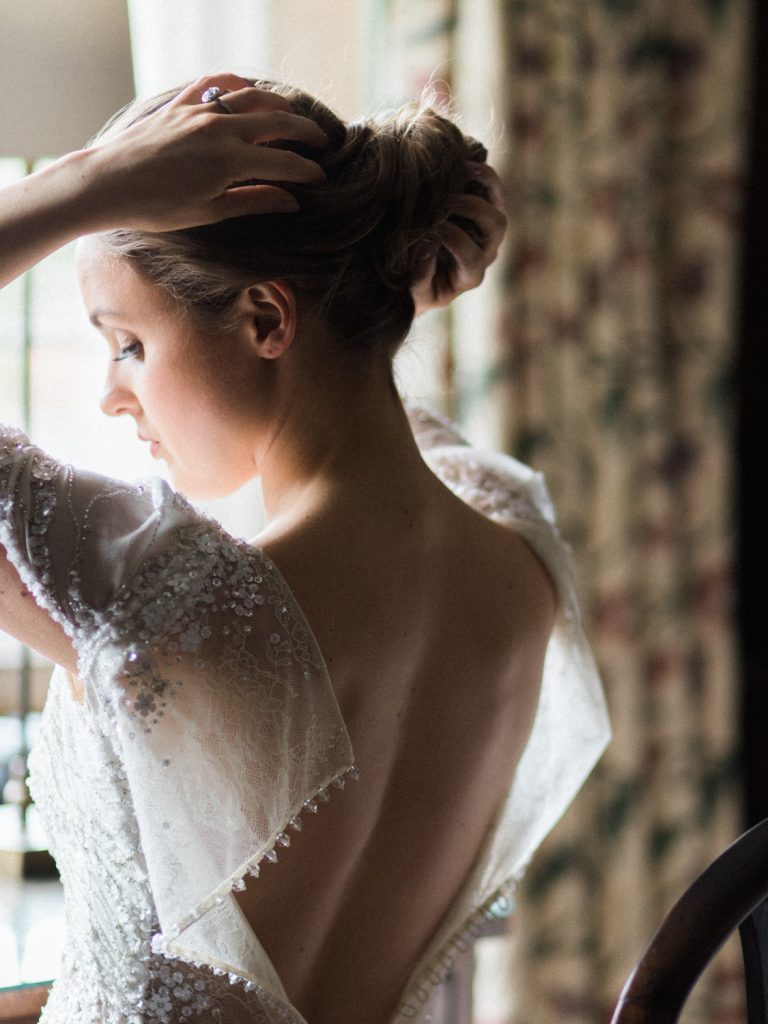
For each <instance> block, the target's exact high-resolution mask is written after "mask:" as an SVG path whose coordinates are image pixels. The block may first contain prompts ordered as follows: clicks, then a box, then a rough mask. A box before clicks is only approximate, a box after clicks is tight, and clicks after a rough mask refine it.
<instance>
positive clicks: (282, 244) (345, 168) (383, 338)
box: [97, 80, 486, 353]
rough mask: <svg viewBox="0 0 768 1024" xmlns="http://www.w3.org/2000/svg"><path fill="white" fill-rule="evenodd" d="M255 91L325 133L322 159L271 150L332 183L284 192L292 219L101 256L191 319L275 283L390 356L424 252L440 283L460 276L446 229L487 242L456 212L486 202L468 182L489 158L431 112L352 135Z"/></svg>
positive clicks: (191, 233) (136, 107) (214, 227)
mask: <svg viewBox="0 0 768 1024" xmlns="http://www.w3.org/2000/svg"><path fill="white" fill-rule="evenodd" d="M254 84H255V85H256V86H257V87H258V88H260V89H269V90H271V91H273V92H277V93H279V94H281V95H282V96H285V97H286V98H287V99H288V100H289V102H290V103H291V105H292V107H293V110H294V112H295V113H297V114H302V115H304V116H305V117H308V118H311V119H312V120H314V121H316V122H317V124H318V125H319V126H320V127H321V128H322V129H323V131H324V132H325V133H326V135H327V137H328V144H327V146H326V147H325V149H323V150H319V151H318V150H314V149H310V148H309V147H305V146H302V145H298V144H293V143H283V142H280V143H277V144H275V143H273V144H272V145H278V146H279V147H280V148H285V149H293V150H294V151H296V152H299V153H301V154H302V155H303V156H307V157H309V158H310V159H313V160H316V161H317V162H318V163H319V164H320V166H321V167H322V168H323V170H324V171H325V174H326V176H327V182H326V183H323V184H319V185H296V184H288V185H287V186H286V187H287V188H288V189H289V190H290V191H291V192H292V193H293V194H294V195H295V196H296V198H297V199H298V201H299V204H300V210H299V212H298V213H295V214H287V215H286V214H265V215H259V216H247V217H236V218H232V219H230V220H226V221H222V222H221V223H218V224H210V225H204V226H200V227H194V228H189V229H185V230H181V231H170V232H163V233H151V232H145V231H133V230H119V231H111V232H108V233H107V234H106V235H105V236H104V240H105V243H106V245H107V246H108V248H109V250H110V251H111V252H112V253H114V254H115V255H117V256H120V257H124V258H127V259H129V260H131V261H132V262H133V264H134V266H135V267H136V269H137V270H139V271H140V272H141V273H142V274H143V275H144V276H145V277H146V278H148V279H149V280H150V281H152V282H153V283H156V284H158V285H160V286H162V287H163V288H165V289H166V290H167V291H168V292H169V293H170V294H171V295H172V296H173V297H174V298H175V299H176V300H177V301H178V302H179V303H180V304H181V305H182V307H183V308H184V309H185V310H186V311H188V312H189V313H192V314H195V313H198V314H215V315H217V316H220V317H222V318H223V320H226V317H227V314H228V313H230V312H231V309H232V306H233V303H234V300H235V298H236V296H237V295H238V294H240V292H241V291H242V290H243V289H244V288H247V287H249V286H250V285H253V284H256V283H260V282H264V281H269V280H277V279H280V280H284V281H286V282H287V283H288V284H290V285H291V286H292V287H293V289H294V291H295V293H296V295H297V298H298V299H299V300H300V301H301V300H302V299H303V300H306V301H308V302H310V303H312V304H313V305H314V307H315V308H317V309H318V310H319V311H320V312H321V313H322V315H323V316H324V317H325V319H326V322H327V325H328V327H329V329H330V330H331V332H332V333H333V334H334V335H336V336H338V337H339V338H340V339H342V340H344V341H345V342H346V343H348V345H349V346H350V347H352V348H353V349H357V350H359V351H363V350H370V349H372V348H375V347H380V346H382V345H383V346H384V347H386V348H387V349H388V350H389V351H390V353H392V352H394V350H395V349H396V348H397V346H398V344H399V343H400V342H401V341H402V339H403V338H404V337H405V335H406V334H407V332H408V329H409V327H410V324H411V321H412V319H413V314H414V306H413V300H412V298H411V294H410V286H411V283H412V281H413V280H414V277H415V276H417V275H418V273H419V271H420V269H422V267H423V258H424V252H425V250H427V249H428V247H429V246H432V247H434V249H436V250H437V253H438V274H442V275H450V274H451V273H452V271H453V270H454V269H455V262H454V260H453V257H452V256H451V254H450V253H449V252H448V250H447V249H445V248H442V247H440V228H441V226H442V225H443V224H444V223H445V221H447V220H448V219H452V220H454V221H455V222H456V223H459V224H460V225H461V226H462V227H463V228H464V229H465V230H466V231H467V232H468V233H470V235H473V236H474V237H475V240H476V241H481V239H480V238H479V237H478V236H479V232H478V229H477V227H476V225H475V224H474V223H473V222H471V221H466V220H463V219H462V218H458V217H455V216H452V200H453V199H454V198H455V197H456V196H458V195H459V194H460V193H462V192H464V191H467V192H474V193H476V194H480V195H483V194H484V189H483V186H481V185H480V184H479V183H478V182H477V181H473V180H470V181H468V174H467V168H466V161H468V160H473V161H478V162H480V161H484V160H485V158H486V150H485V148H484V147H483V146H482V145H481V144H480V143H479V142H476V141H475V140H474V139H471V138H469V137H467V136H465V135H463V134H462V132H461V131H460V130H459V129H458V128H457V127H456V125H455V124H453V123H452V122H451V121H449V120H448V119H447V118H445V117H443V116H441V115H440V114H437V113H436V112H435V111H434V110H432V109H430V108H429V107H427V106H424V105H420V104H410V105H408V106H405V107H403V108H401V109H400V110H397V111H395V112H394V113H392V114H390V115H388V116H385V117H382V118H381V119H370V120H364V121H357V122H354V123H351V124H346V123H345V122H344V121H342V120H341V119H340V118H339V117H337V116H336V114H334V113H333V112H332V111H331V110H329V108H328V107H326V106H325V105H324V104H323V103H321V102H320V101H319V100H317V99H315V98H314V97H312V96H310V95H309V94H307V93H305V92H303V91H301V90H299V89H295V88H292V87H290V86H287V85H283V84H280V83H276V82H271V81H262V80H259V81H256V82H255V83H254ZM178 91H179V90H172V91H170V92H167V93H164V94H162V95H160V96H157V97H155V98H154V99H153V100H150V101H145V102H143V103H140V102H136V103H134V104H132V105H131V106H129V107H128V108H126V109H125V110H124V111H122V112H120V113H119V114H118V115H117V116H116V117H115V118H114V119H113V120H112V121H111V122H110V123H109V124H108V125H107V126H106V127H105V129H103V131H102V133H101V134H100V135H99V136H98V137H97V140H98V139H103V138H105V137H109V136H110V135H112V134H115V133H116V132H118V131H120V130H122V129H124V128H126V127H128V126H129V125H130V124H132V123H134V122H135V121H137V120H139V119H141V118H143V117H146V116H148V115H149V114H151V113H152V112H154V111H155V110H157V109H158V108H159V107H160V106H162V105H163V104H164V103H165V102H167V101H168V100H170V99H171V98H172V97H173V96H175V95H176V94H177V93H178Z"/></svg>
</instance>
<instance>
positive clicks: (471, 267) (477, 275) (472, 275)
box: [440, 221, 490, 294]
mask: <svg viewBox="0 0 768 1024" xmlns="http://www.w3.org/2000/svg"><path fill="white" fill-rule="evenodd" d="M440 241H441V243H442V245H443V247H444V248H446V249H447V250H448V252H449V253H450V254H451V255H452V256H453V258H454V259H455V260H456V285H457V294H458V293H459V292H461V291H466V290H467V289H468V288H475V287H476V286H477V285H479V284H480V282H481V281H482V280H483V277H484V276H485V270H486V267H487V266H488V264H489V262H490V260H489V259H488V258H487V257H486V255H485V252H484V250H483V249H481V248H480V246H478V245H475V243H474V242H473V241H472V239H471V238H470V237H469V235H468V234H467V233H466V231H463V230H462V229H461V228H460V227H459V226H458V224H452V223H451V221H446V222H445V224H444V225H443V226H442V228H441V229H440Z"/></svg>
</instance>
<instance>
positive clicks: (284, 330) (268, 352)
mask: <svg viewBox="0 0 768 1024" xmlns="http://www.w3.org/2000/svg"><path fill="white" fill-rule="evenodd" d="M241 300H242V304H243V305H244V306H245V309H244V310H243V312H244V313H246V314H247V316H248V317H249V319H250V323H251V325H252V335H251V336H252V339H253V344H254V346H255V349H256V352H257V354H258V355H259V356H261V357H262V358H264V359H277V358H278V357H279V356H281V355H282V354H283V352H285V351H286V350H287V349H288V348H290V345H291V342H292V341H293V337H294V334H295V332H296V299H295V296H294V294H293V289H292V288H290V287H289V286H288V285H286V284H283V282H281V281H267V282H265V283H264V284H257V285H252V286H251V287H250V288H248V289H247V290H246V291H245V292H244V293H243V295H242V296H241Z"/></svg>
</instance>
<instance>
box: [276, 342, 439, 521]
mask: <svg viewBox="0 0 768 1024" xmlns="http://www.w3.org/2000/svg"><path fill="white" fill-rule="evenodd" d="M275 377H276V385H277V386H276V388H275V389H274V391H273V395H275V396H276V398H275V405H276V407H275V410H274V415H272V416H271V417H270V426H269V429H268V430H267V431H266V436H265V439H264V442H263V444H262V445H261V446H260V451H259V453H258V465H259V470H260V475H261V480H262V486H263V493H264V503H265V507H266V512H267V527H266V529H265V531H264V534H262V538H267V537H275V536H278V535H280V534H282V533H283V532H286V531H288V530H290V529H293V528H295V527H296V526H298V525H300V524H301V523H302V522H303V521H306V520H307V519H308V518H311V517H314V516H316V515H317V514H318V512H320V511H321V510H322V509H324V508H326V509H327V508H330V507H338V505H339V502H340V500H343V499H344V498H351V499H352V500H353V501H355V502H356V503H359V502H360V501H364V500H366V498H370V499H371V500H375V501H376V502H377V503H381V502H385V503H386V502H387V501H392V500H393V499H396V495H397V491H398V490H399V485H400V484H401V483H402V482H403V481H404V480H406V479H407V478H409V477H412V478H414V479H416V478H422V479H423V474H424V473H425V471H426V467H425V465H424V463H423V461H422V460H421V457H420V455H419V451H418V448H417V446H416V443H415V441H414V439H413V435H412V433H411V429H410V426H409V424H408V419H407V416H406V414H405V411H404V409H403V406H402V403H401V401H400V398H399V396H398V394H397V391H396V389H395V386H394V383H393V381H392V374H391V367H390V364H389V361H388V359H386V358H384V357H382V358H381V359H379V360H374V361H372V362H371V363H370V364H367V365H365V366H364V367H361V366H359V365H357V364H356V363H354V362H353V363H351V364H348V363H346V362H344V361H343V360H339V361H338V362H336V361H333V360H326V361H325V362H324V363H323V364H322V365H321V366H319V367H318V366H314V367H312V369H311V370H310V371H308V370H307V368H306V367H304V366H302V365H299V366H296V365H291V364H290V363H289V362H288V361H286V364H285V365H284V366H283V367H281V368H280V369H279V370H278V372H277V373H276V374H275ZM281 378H282V379H281ZM393 481H396V482H398V487H397V488H394V487H393Z"/></svg>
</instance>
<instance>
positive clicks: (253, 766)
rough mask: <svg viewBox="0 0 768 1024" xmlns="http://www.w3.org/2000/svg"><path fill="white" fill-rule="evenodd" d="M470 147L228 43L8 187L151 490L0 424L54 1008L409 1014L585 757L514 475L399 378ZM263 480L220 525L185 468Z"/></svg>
mask: <svg viewBox="0 0 768 1024" xmlns="http://www.w3.org/2000/svg"><path fill="white" fill-rule="evenodd" d="M484 158H485V153H484V150H483V149H482V147H481V146H480V145H479V144H478V143H475V142H474V141H473V140H471V139H468V138H466V137H465V136H463V135H462V134H461V133H460V132H459V130H458V129H457V128H456V127H455V126H454V125H453V124H451V123H450V122H449V121H448V120H446V119H444V118H443V117H440V116H438V115H437V114H435V113H434V112H432V111H429V110H426V109H416V108H414V109H406V110H403V111H400V112H399V113H397V114H396V115H393V116H392V117H390V118H388V119H384V120H380V121H368V122H361V123H355V124H349V125H348V124H344V123H343V122H341V121H340V120H339V119H338V118H337V117H336V116H335V115H334V114H332V113H331V112H330V111H329V110H328V109H327V108H326V107H324V106H323V105H322V104H320V103H319V102H318V101H316V100H314V99H313V98H312V97H309V96H307V95H306V94H304V93H302V92H300V91H298V90H295V89H291V88H288V87H284V86H279V85H276V84H274V83H264V82H262V83H256V85H255V86H254V85H253V84H252V83H250V82H248V81H246V80H244V79H240V78H238V77H236V76H233V75H226V74H220V75H215V76H211V77H208V78H204V79H200V80H198V81H197V82H195V83H194V84H192V85H190V86H188V87H186V88H183V89H181V90H180V91H178V90H177V91H174V92H173V93H169V94H166V95H164V96H161V97H158V98H157V99H156V100H155V101H153V102H151V103H149V104H143V105H134V106H133V107H131V108H129V109H128V111H127V112H124V113H123V114H122V115H121V116H120V117H119V118H118V120H117V121H116V122H114V123H113V124H112V125H111V126H109V127H108V129H107V130H106V132H105V133H104V134H103V135H102V136H101V138H100V139H98V140H97V142H96V143H95V144H94V145H93V146H92V147H91V148H89V149H86V150H84V151H82V152H78V153H73V154H69V155H68V156H66V157H64V158H63V159H61V160H59V161H57V162H56V163H54V164H52V165H51V166H49V167H47V168H46V169H44V170H43V171H40V172H38V173H37V174H35V175H32V176H31V177H30V178H28V179H26V180H24V181H23V182H21V183H19V184H18V185H16V186H13V187H11V188H9V189H7V190H5V191H4V192H3V193H1V194H0V281H2V282H3V283H7V282H8V281H10V280H12V279H13V278H14V277H16V276H17V275H19V274H21V273H22V272H23V271H24V270H26V269H27V268H29V267H30V266H32V265H33V264H34V263H36V262H37V261H38V260H40V259H42V258H43V257H44V256H46V255H47V254H48V253H50V252H52V251H53V250H55V249H56V248H58V247H59V246H61V245H63V244H65V243H67V242H69V241H71V240H72V239H74V238H78V237H79V238H81V241H80V242H79V246H78V257H77V262H78V276H79V281H80V287H81V290H82V293H83V297H84V301H85V304H86V307H87V310H88V313H89V316H90V318H91V320H92V322H93V323H94V324H95V325H96V327H97V328H98V330H99V331H100V332H101V334H102V335H103V338H104V341H105V344H106V349H107V373H106V380H105V387H104V392H103V395H102V398H101V404H102V408H103V410H104V412H105V413H106V414H107V415H110V416H120V415H127V416H131V417H132V418H133V420H134V421H135V424H136V428H137V433H138V436H139V438H140V440H141V441H142V442H143V443H146V444H148V445H149V446H150V449H151V451H152V454H153V455H154V456H155V457H157V458H159V459H162V460H163V461H164V462H165V463H166V464H167V465H168V467H169V470H170V473H171V477H172V479H173V483H174V485H175V488H176V489H171V488H170V487H169V486H168V485H166V484H164V483H162V482H161V481H159V480H150V481H142V482H139V483H137V484H133V485H129V484H127V483H124V482H122V481H116V480H109V479H106V478H103V477H99V476H97V475H94V474H91V473H87V472H80V471H77V470H74V469H72V468H71V467H68V466H63V465H60V464H58V463H56V462H55V461H54V460H53V459H51V458H50V457H48V456H46V455H45V454H44V453H42V452H41V451H40V450H39V449H37V448H35V447H34V446H33V445H31V444H30V443H29V441H28V440H27V439H26V438H25V437H24V436H23V435H21V434H20V433H19V432H18V431H16V430H15V429H14V428H12V427H2V428H0V545H1V546H0V628H2V629H4V630H6V631H7V632H9V633H11V634H13V635H14V636H16V637H18V638H19V639H20V640H22V641H24V642H25V643H27V644H29V645H30V646H32V647H34V648H35V649H37V650H38V651H40V652H42V653H43V654H44V655H46V656H48V657H49V658H51V659H52V660H53V661H54V662H56V664H57V666H58V668H57V669H56V671H55V672H54V676H53V678H52V681H51V687H50V691H49V695H48V700H47V703H46V708H45V712H44V715H43V720H42V723H41V728H40V731H39V736H38V741H37V743H36V746H35V749H34V751H33V755H32V758H31V771H32V775H31V787H32V791H33V794H34V796H35V799H36V801H37V803H38V805H39V808H40V814H41V816H42V818H43V821H44V823H45V826H46V829H47V832H48V834H49V836H50V842H51V848H52V852H53V854H54V856H55V857H56V860H57V863H58V866H59V869H60V872H61V877H62V882H63V884H64V889H65V915H66V927H67V942H66V946H65V950H64V955H63V961H62V967H61V974H60V977H59V978H58V979H57V981H56V982H55V984H54V986H53V988H52V990H51V993H50V997H49V999H48V1003H47V1005H46V1007H45V1009H44V1011H43V1015H42V1018H41V1019H42V1020H44V1021H45V1022H47V1024H63V1022H65V1021H66V1022H67V1024H86V1022H88V1024H97V1022H98V1024H117V1022H124V1021H131V1022H150V1021H151V1022H154V1021H167V1022H174V1024H176V1022H181V1021H191V1022H208V1021H221V1022H224V1024H236V1022H246V1021H249V1022H270V1024H278V1022H279V1024H284V1022H286V1024H287V1022H290V1024H298V1022H301V1021H306V1022H308V1024H394V1022H395V1021H397V1022H400V1021H405V1020H416V1021H423V1022H427V1021H431V1020H432V1021H438V1020H439V1017H438V1016H435V1014H437V1013H438V1007H439V998H440V985H441V982H442V981H443V979H444V978H445V976H446V975H447V973H448V972H449V971H450V968H451V965H452V963H453V962H454V959H455V957H456V956H457V955H458V954H459V953H460V952H461V951H463V950H466V949H467V947H468V945H469V944H470V942H471V939H472V937H473V936H474V935H476V934H477V932H478V930H479V927H480V924H481V922H482V921H483V919H484V918H486V917H491V916H493V915H494V913H496V912H497V911H498V908H499V906H500V903H501V902H502V901H504V900H508V899H509V898H510V896H511V893H512V892H513V890H514V887H515V885H516V882H517V880H518V879H519V877H520V875H521V874H522V872H523V870H524V868H525V866H526V864H527V862H528V860H529V859H530V857H531V855H532V853H533V851H534V850H535V848H536V846H537V845H538V844H539V843H540V841H541V839H542V838H543V836H544V835H545V834H546V833H547V832H548V831H549V829H550V828H551V827H552V825H553V824H554V823H555V821H556V820H557V819H558V818H559V817H560V815H561V814H562V812H563V810H564V809H565V807H566V806H567V804H568V803H570V801H571V800H572V798H573V796H574V794H575V793H576V791H577V790H578V789H579V787H580V786H581V784H582V782H583V780H584V778H585V776H586V774H587V773H588V772H589V770H590V769H591V767H592V765H593V763H594V761H595V759H596V758H597V757H598V756H599V754H600V752H601V750H602V748H603V746H604V744H605V742H606V738H607V726H606V720H605V710H604V704H603V698H602V692H601V690H600V686H599V682H598V680H597V676H596V672H595V669H594V664H593V661H592V659H591V656H590V654H589V650H588V648H587V646H586V643H585V641H584V638H583V635H582V632H581V629H580V626H579V618H578V609H577V606H576V603H575V598H574V596H573V591H572V587H571V583H570V576H569V565H568V558H567V554H566V552H565V550H564V547H563V545H562V543H561V541H560V539H559V536H558V534H557V530H556V528H555V526H554V519H553V513H552V509H551V506H550V503H549V499H548V497H547V493H546V489H545V487H544V484H543V481H542V480H541V478H540V477H539V475H538V474H536V473H534V472H532V471H531V470H529V469H527V468H526V467H524V466H522V465H521V464H520V463H517V462H516V461H515V460H513V459H510V458H508V457H506V456H502V455H492V454H488V453H481V452H477V451H474V450H473V449H472V448H470V447H469V446H468V445H466V443H465V442H464V441H463V439H462V438H461V436H460V435H459V434H458V433H457V432H456V430H455V428H454V427H453V426H452V425H451V424H449V423H447V422H446V421H443V420H442V419H440V418H439V417H437V416H434V415H433V414H431V413H429V412H427V411H425V410H422V409H419V408H415V407H409V408H407V409H406V408H405V407H404V405H403V403H402V401H401V399H400V397H399V395H398V393H397V390H396V388H395V386H394V384H393V376H392V357H393V355H394V353H395V351H396V350H397V348H398V346H399V344H400V343H401V342H402V340H403V338H404V337H405V335H406V334H407V332H408V329H409V326H410V323H411V320H412V318H413V316H414V313H415V312H416V311H421V310H422V309H425V308H429V307H430V306H434V305H440V304H444V303H445V302H447V301H449V300H450V299H451V298H452V297H453V296H454V295H455V294H457V293H458V292H459V291H461V290H463V289H465V288H467V287H470V286H472V285H473V284H475V283H477V282H478V280H479V278H480V277H482V271H483V269H484V267H485V265H486V264H487V263H488V262H489V261H490V260H491V259H492V258H493V256H494V254H495V250H496V248H497V246H498V244H499V241H500V237H501V235H502V233H503V230H504V217H503V214H502V213H501V212H500V199H499V194H498V181H497V179H496V177H495V175H494V173H493V172H492V171H491V170H490V169H489V168H487V167H486V166H485V164H484ZM257 475H258V476H259V477H260V478H261V480H262V484H263V492H264V501H265V506H266V513H267V525H266V526H265V528H264V530H263V532H262V533H260V534H259V536H257V537H256V538H255V539H254V540H253V541H252V542H251V543H248V544H246V543H244V542H242V541H239V540H236V539H234V538H232V537H230V536H229V535H227V534H226V533H225V532H224V531H223V530H222V529H221V528H220V527H219V526H218V524H216V523H215V522H213V521H211V520H209V519H207V518H206V517H204V516H203V515H201V514H200V513H199V512H197V511H196V510H195V509H194V508H193V507H192V506H191V505H190V504H189V503H188V501H187V500H186V498H185V497H183V496H182V492H183V494H184V495H187V496H189V497H190V498H193V499H195V498H208V497H215V496H221V495H224V494H228V493H230V492H232V491H233V490H235V489H236V488H238V487H239V486H240V485H241V484H243V483H244V482H245V481H246V480H248V479H250V478H252V477H254V476H257Z"/></svg>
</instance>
